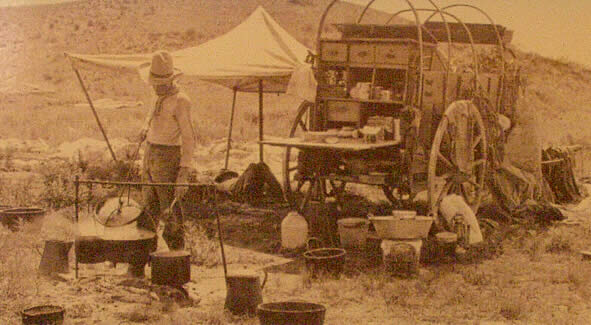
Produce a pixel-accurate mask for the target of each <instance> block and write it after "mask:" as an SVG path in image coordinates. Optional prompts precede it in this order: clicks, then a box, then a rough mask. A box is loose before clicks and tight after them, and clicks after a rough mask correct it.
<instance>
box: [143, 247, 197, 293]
mask: <svg viewBox="0 0 591 325" xmlns="http://www.w3.org/2000/svg"><path fill="white" fill-rule="evenodd" d="M150 263H151V265H152V283H153V284H161V285H168V286H173V287H180V286H182V285H183V284H185V283H187V282H189V281H191V254H190V253H189V252H188V251H184V250H181V251H167V252H154V253H151V254H150Z"/></svg>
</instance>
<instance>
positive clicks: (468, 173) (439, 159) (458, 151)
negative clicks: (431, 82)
mask: <svg viewBox="0 0 591 325" xmlns="http://www.w3.org/2000/svg"><path fill="white" fill-rule="evenodd" d="M486 159H487V143H486V130H485V128H484V122H483V120H482V116H481V115H480V112H479V111H478V108H477V107H476V105H474V103H473V102H472V101H469V100H462V101H457V102H454V103H452V104H451V105H450V106H449V107H448V108H447V110H446V111H445V114H444V115H443V117H442V119H441V121H440V123H439V126H438V127H437V132H436V133H435V137H434V139H433V145H432V147H431V155H430V157H429V166H428V176H427V183H428V184H427V187H428V194H429V207H430V209H431V212H432V213H434V215H437V212H438V209H439V204H440V203H441V200H442V199H443V198H444V197H445V196H446V195H448V194H458V195H460V196H462V197H463V198H464V199H465V200H466V203H467V204H468V205H469V206H470V208H472V211H474V213H476V211H477V210H478V207H479V206H480V201H481V199H482V194H483V192H484V190H485V185H484V184H485V174H486V165H487V160H486Z"/></svg>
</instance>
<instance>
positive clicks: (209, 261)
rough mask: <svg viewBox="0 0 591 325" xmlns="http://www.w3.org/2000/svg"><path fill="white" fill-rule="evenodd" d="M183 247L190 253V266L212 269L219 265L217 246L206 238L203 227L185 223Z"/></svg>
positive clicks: (218, 249)
mask: <svg viewBox="0 0 591 325" xmlns="http://www.w3.org/2000/svg"><path fill="white" fill-rule="evenodd" d="M185 231H186V234H185V240H186V243H185V246H186V247H187V249H188V250H189V251H190V252H191V264H195V265H203V266H206V267H214V266H216V265H219V263H220V259H219V254H220V253H219V252H220V248H219V245H218V244H217V243H216V242H215V241H213V240H210V239H209V238H208V237H207V232H206V229H205V227H203V226H201V225H200V224H198V223H194V222H185Z"/></svg>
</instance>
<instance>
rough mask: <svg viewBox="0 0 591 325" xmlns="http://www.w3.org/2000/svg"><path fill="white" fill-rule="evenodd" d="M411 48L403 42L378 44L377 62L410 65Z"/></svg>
mask: <svg viewBox="0 0 591 325" xmlns="http://www.w3.org/2000/svg"><path fill="white" fill-rule="evenodd" d="M409 51H410V49H409V48H408V47H405V46H403V45H401V44H378V45H376V63H378V64H396V65H408V59H409V57H410V53H409Z"/></svg>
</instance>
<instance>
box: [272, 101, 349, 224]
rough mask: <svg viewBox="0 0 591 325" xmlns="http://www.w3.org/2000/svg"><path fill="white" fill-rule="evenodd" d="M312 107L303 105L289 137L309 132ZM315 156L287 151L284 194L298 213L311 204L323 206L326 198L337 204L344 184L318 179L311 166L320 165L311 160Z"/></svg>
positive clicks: (316, 172) (313, 167)
mask: <svg viewBox="0 0 591 325" xmlns="http://www.w3.org/2000/svg"><path fill="white" fill-rule="evenodd" d="M313 106H314V103H311V102H308V101H304V102H303V103H302V104H301V105H300V107H299V109H298V113H297V115H296V118H295V120H294V123H293V125H292V127H291V130H290V132H289V137H290V138H294V137H300V136H302V135H303V133H304V132H306V131H309V130H310V116H311V113H312V108H313ZM299 155H302V156H305V155H308V159H299V158H302V157H299ZM314 155H315V153H314V152H312V151H310V152H303V151H300V150H298V149H296V148H291V147H287V148H286V150H285V157H284V160H283V192H284V193H285V197H286V199H287V201H288V202H289V203H290V205H291V206H292V207H293V208H295V209H297V210H298V211H299V212H300V213H304V210H305V208H306V206H307V204H308V203H309V202H310V201H319V202H324V200H325V199H326V198H327V197H335V198H336V199H337V202H338V201H340V199H341V195H342V193H343V192H344V190H345V186H346V183H345V182H342V181H338V180H328V179H326V177H320V175H318V170H316V168H315V166H311V164H315V163H316V164H320V163H321V161H318V159H315V158H314Z"/></svg>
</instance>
